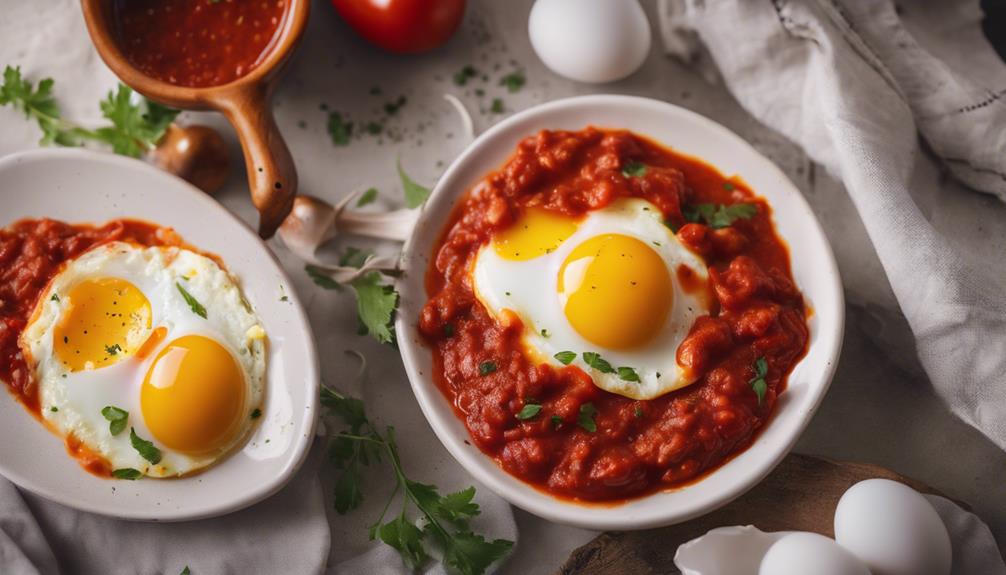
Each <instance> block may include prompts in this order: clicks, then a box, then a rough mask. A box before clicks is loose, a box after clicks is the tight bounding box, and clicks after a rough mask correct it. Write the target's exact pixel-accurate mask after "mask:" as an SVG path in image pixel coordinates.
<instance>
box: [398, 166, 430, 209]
mask: <svg viewBox="0 0 1006 575" xmlns="http://www.w3.org/2000/svg"><path fill="white" fill-rule="evenodd" d="M397 168H398V177H399V178H400V179H401V180H402V191H403V192H405V205H406V206H408V207H409V208H418V207H419V206H421V205H423V202H425V201H426V198H428V197H430V189H429V188H426V187H423V186H421V185H419V184H417V183H416V182H415V181H414V180H413V179H412V178H410V177H409V175H408V174H406V173H405V170H403V169H402V162H401V161H399V162H398V164H397Z"/></svg>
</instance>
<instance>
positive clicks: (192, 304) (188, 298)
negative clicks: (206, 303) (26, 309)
mask: <svg viewBox="0 0 1006 575" xmlns="http://www.w3.org/2000/svg"><path fill="white" fill-rule="evenodd" d="M175 287H177V288H178V291H179V292H180V293H181V294H182V298H183V299H185V303H187V304H189V309H191V310H192V313H194V314H196V315H198V316H199V317H201V318H203V319H206V308H204V307H203V304H201V303H199V300H197V299H196V298H194V297H192V294H190V293H189V292H188V291H187V290H186V289H185V288H183V287H182V284H180V283H178V282H175Z"/></svg>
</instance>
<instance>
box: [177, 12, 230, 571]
mask: <svg viewBox="0 0 1006 575" xmlns="http://www.w3.org/2000/svg"><path fill="white" fill-rule="evenodd" d="M219 1H220V0H210V4H216V3H217V2H219ZM178 575H192V571H189V566H188V565H186V566H185V569H182V572H181V573H179V574H178Z"/></svg>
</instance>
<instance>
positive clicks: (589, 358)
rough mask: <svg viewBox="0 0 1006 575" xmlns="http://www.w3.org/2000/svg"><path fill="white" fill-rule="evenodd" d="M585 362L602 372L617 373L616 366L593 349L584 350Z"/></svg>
mask: <svg viewBox="0 0 1006 575" xmlns="http://www.w3.org/2000/svg"><path fill="white" fill-rule="evenodd" d="M583 362H584V363H586V364H587V365H589V366H590V367H592V368H594V369H596V370H597V371H600V372H601V373H615V368H613V367H611V364H610V363H608V361H607V360H605V359H604V358H602V357H601V354H599V353H595V352H592V351H585V352H583Z"/></svg>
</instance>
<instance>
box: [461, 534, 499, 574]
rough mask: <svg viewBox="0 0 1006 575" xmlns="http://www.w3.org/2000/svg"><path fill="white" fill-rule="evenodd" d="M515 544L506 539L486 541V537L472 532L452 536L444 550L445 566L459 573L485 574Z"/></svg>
mask: <svg viewBox="0 0 1006 575" xmlns="http://www.w3.org/2000/svg"><path fill="white" fill-rule="evenodd" d="M512 547H513V542H511V541H507V540H505V539H496V540H494V541H486V539H485V537H483V536H481V535H477V534H475V533H472V532H471V531H464V532H458V533H454V534H453V535H451V538H450V539H449V540H448V542H447V546H446V547H445V549H444V564H445V565H447V566H449V567H454V568H455V569H457V570H458V572H459V573H464V574H474V573H485V571H486V569H488V568H489V566H490V565H492V564H493V563H495V562H496V561H497V560H499V559H500V558H502V557H503V556H504V555H506V554H507V553H508V552H509V551H510V549H511V548H512Z"/></svg>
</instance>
